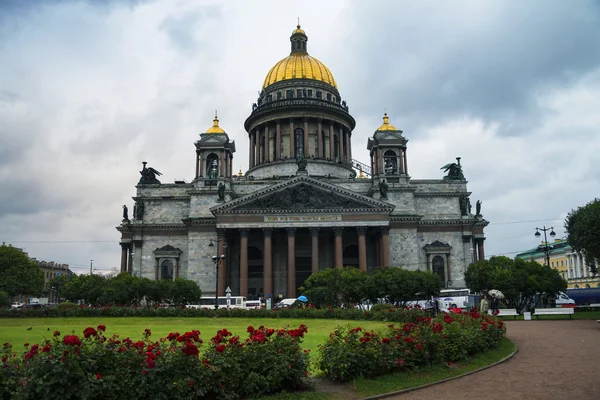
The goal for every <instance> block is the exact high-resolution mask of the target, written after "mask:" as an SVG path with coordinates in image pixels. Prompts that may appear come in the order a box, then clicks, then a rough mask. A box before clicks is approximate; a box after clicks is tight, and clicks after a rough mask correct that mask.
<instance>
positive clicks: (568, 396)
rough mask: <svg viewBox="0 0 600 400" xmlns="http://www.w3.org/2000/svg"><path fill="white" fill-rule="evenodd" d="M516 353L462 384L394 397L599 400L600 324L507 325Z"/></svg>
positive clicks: (408, 399)
mask: <svg viewBox="0 0 600 400" xmlns="http://www.w3.org/2000/svg"><path fill="white" fill-rule="evenodd" d="M506 325H507V335H508V337H509V338H510V339H511V340H512V341H514V342H515V343H516V344H517V347H518V349H519V351H518V353H517V354H516V355H515V356H514V357H513V358H512V359H511V360H509V361H507V362H505V363H503V364H500V365H498V366H495V367H492V368H490V369H487V370H485V371H482V372H478V373H475V374H472V375H469V376H466V377H464V378H459V379H456V380H453V381H450V382H446V383H442V384H439V385H435V386H431V387H429V388H426V389H421V390H417V391H414V392H409V393H406V394H403V395H398V396H395V397H390V398H391V399H398V400H412V399H428V400H430V399H440V400H442V399H443V400H458V399H470V400H472V399H485V400H495V399H498V400H513V399H526V400H537V399H540V400H542V399H543V400H553V399H557V400H562V399H564V400H598V399H600V324H599V323H598V322H596V321H583V320H573V321H571V320H561V321H507V322H506Z"/></svg>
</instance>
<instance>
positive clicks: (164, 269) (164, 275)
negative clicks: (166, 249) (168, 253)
mask: <svg viewBox="0 0 600 400" xmlns="http://www.w3.org/2000/svg"><path fill="white" fill-rule="evenodd" d="M160 279H162V280H173V261H171V260H165V261H163V262H162V264H161V265H160Z"/></svg>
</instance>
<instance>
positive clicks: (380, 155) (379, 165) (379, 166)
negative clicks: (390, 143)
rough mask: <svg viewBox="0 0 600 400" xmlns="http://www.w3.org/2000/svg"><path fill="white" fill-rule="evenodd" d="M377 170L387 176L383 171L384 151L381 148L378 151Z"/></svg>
mask: <svg viewBox="0 0 600 400" xmlns="http://www.w3.org/2000/svg"><path fill="white" fill-rule="evenodd" d="M377 170H378V171H379V174H385V170H384V169H383V150H381V148H378V149H377Z"/></svg>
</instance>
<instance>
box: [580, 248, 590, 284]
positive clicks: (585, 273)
mask: <svg viewBox="0 0 600 400" xmlns="http://www.w3.org/2000/svg"><path fill="white" fill-rule="evenodd" d="M581 266H582V268H581V269H582V271H583V277H584V278H589V276H590V273H589V269H588V265H587V260H586V259H585V256H584V255H583V254H582V255H581Z"/></svg>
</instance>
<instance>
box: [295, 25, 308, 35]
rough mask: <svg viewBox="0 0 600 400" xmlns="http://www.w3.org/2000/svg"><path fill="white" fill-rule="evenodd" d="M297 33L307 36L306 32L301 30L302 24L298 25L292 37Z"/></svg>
mask: <svg viewBox="0 0 600 400" xmlns="http://www.w3.org/2000/svg"><path fill="white" fill-rule="evenodd" d="M297 33H299V34H301V35H306V32H304V31H303V30H302V29H300V24H298V25H296V30H295V31H294V32H292V36H293V35H295V34H297Z"/></svg>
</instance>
